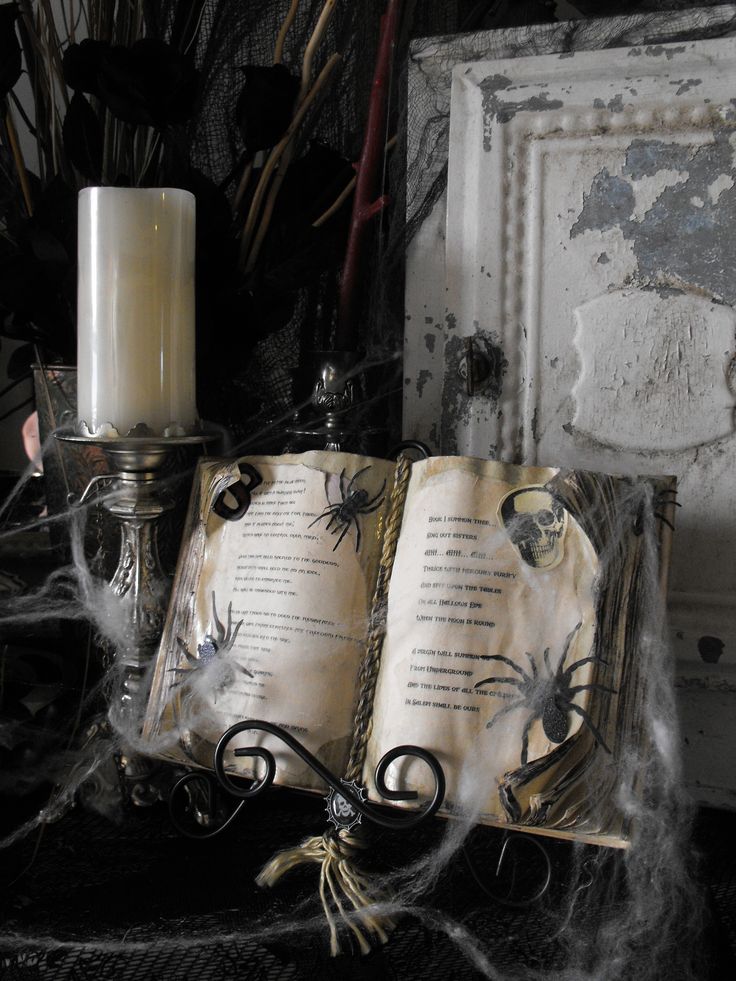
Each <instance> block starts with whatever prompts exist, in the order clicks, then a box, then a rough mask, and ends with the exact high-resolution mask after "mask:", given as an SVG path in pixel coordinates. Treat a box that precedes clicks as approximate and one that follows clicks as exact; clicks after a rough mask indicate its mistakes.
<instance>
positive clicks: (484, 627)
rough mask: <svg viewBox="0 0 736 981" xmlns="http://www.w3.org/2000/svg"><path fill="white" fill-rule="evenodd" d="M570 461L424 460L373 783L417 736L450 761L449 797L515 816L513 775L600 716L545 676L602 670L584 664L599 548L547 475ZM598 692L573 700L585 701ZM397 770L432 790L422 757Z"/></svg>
mask: <svg viewBox="0 0 736 981" xmlns="http://www.w3.org/2000/svg"><path fill="white" fill-rule="evenodd" d="M557 473H558V471H556V470H551V469H543V468H520V467H513V466H507V465H503V464H498V463H489V462H487V461H482V460H471V459H458V458H438V459H430V460H426V461H423V462H422V463H419V464H416V465H415V466H414V469H413V472H412V479H411V484H410V488H409V493H408V496H407V501H406V505H405V509H404V518H403V524H402V529H401V538H400V540H399V545H398V549H397V554H396V560H395V563H394V568H393V575H392V579H391V585H390V590H389V600H388V614H387V632H386V639H385V643H384V648H383V654H382V661H381V669H380V674H379V680H378V687H377V692H376V698H375V703H374V718H373V729H372V738H371V743H370V747H369V755H368V759H367V765H366V767H365V774H366V779H367V780H368V783H369V787H370V789H371V792H372V794H375V793H376V790H375V785H374V784H373V778H372V774H373V771H374V769H375V766H376V764H377V763H378V761H379V760H380V758H381V757H382V756H383V755H384V754H385V753H386V752H387V751H388V750H390V749H391V748H393V747H394V746H397V745H400V744H404V743H410V744H416V745H419V746H422V747H424V748H426V749H429V750H431V751H432V752H433V753H434V754H435V755H436V756H437V758H438V759H439V761H440V763H441V764H442V766H443V769H444V771H445V774H446V777H447V796H446V805H445V810H446V811H448V812H453V811H455V810H457V809H458V808H459V807H461V806H462V807H468V806H471V807H473V808H475V809H476V812H477V813H476V816H477V818H478V820H485V821H490V822H494V823H495V822H508V821H509V816H508V808H505V807H504V806H503V802H502V800H501V796H500V793H499V787H500V785H501V782H502V781H503V778H504V775H505V774H507V773H509V772H513V771H517V770H519V768H520V767H532V768H534V767H537V766H538V765H541V766H542V767H543V766H544V760H545V758H546V757H548V756H549V757H550V758H553V756H554V754H557V756H559V753H560V746H561V745H563V744H565V743H567V742H568V741H569V740H573V739H574V737H575V735H576V733H578V732H579V731H580V730H581V728H582V729H584V728H587V726H588V723H587V721H586V719H585V718H584V717H583V715H582V714H580V713H579V712H578V711H577V710H576V709H575V708H569V709H567V708H566V710H565V711H564V713H562V715H560V713H559V712H557V713H555V712H554V711H550V706H549V702H550V698H549V695H550V694H551V690H552V689H551V687H545V685H544V684H543V683H542V684H539V683H538V682H536V681H535V679H545V678H548V679H549V680H550V685H552V684H553V677H554V676H555V675H557V676H558V679H560V681H561V682H566V684H567V687H568V688H570V687H578V686H586V685H589V684H590V683H591V680H592V678H593V665H592V664H591V663H590V662H587V661H586V662H585V663H583V664H579V665H577V666H575V665H576V662H578V661H583V660H585V659H586V658H587V657H588V655H589V654H590V652H591V648H592V645H593V639H594V633H595V625H596V615H595V584H596V575H597V572H598V559H597V557H596V554H595V551H594V549H593V547H592V545H591V543H590V542H589V540H588V538H587V536H586V535H585V534H584V532H583V531H582V529H581V528H580V526H579V525H578V524H577V522H576V521H575V519H574V518H573V517H572V515H570V514H569V512H567V511H564V509H562V507H561V506H560V505H559V502H558V501H557V500H556V499H554V498H553V496H552V495H551V494H550V491H549V490H548V489H547V488H546V486H545V485H546V484H547V482H548V481H550V480H551V479H552V478H554V477H555V476H556V474H557ZM571 667H572V670H571V671H570V672H569V675H567V676H565V675H564V672H565V671H567V669H568V668H571ZM476 686H477V687H476ZM590 695H591V692H590V690H581V691H576V692H572V693H569V700H570V703H571V704H574V705H575V706H576V707H578V708H580V709H581V710H582V712H584V711H585V706H586V705H587V704H588V701H589V698H590ZM545 716H546V717H545ZM392 774H393V782H392V780H391V779H389V781H388V783H389V786H392V787H393V788H394V789H397V788H399V787H401V788H416V789H418V790H420V793H422V794H427V793H429V792H430V790H431V785H430V783H429V778H428V776H427V770H426V768H425V767H424V766H423V764H420V763H417V762H414V763H403V764H402V763H400V762H399V763H396V764H393V765H392V767H391V768H390V769H389V778H391V776H392ZM376 799H378V797H376ZM526 817H528V815H521V816H518V818H517V819H518V821H519V822H521V823H523V821H524V819H525V818H526Z"/></svg>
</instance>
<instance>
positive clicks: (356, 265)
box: [335, 0, 401, 351]
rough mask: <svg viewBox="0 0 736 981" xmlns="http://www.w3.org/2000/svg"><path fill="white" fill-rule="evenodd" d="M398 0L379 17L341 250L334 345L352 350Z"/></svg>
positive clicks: (379, 203)
mask: <svg viewBox="0 0 736 981" xmlns="http://www.w3.org/2000/svg"><path fill="white" fill-rule="evenodd" d="M400 8H401V0H388V5H387V7H386V12H385V13H384V14H383V15H382V17H381V33H380V38H379V42H378V55H377V57H376V68H375V71H374V73H373V86H372V89H371V97H370V101H369V103H368V120H367V122H366V134H365V141H364V142H363V150H362V152H361V155H360V163H359V165H358V176H357V180H356V183H355V196H354V198H353V214H352V218H351V221H350V233H349V235H348V244H347V248H346V250H345V264H344V266H343V269H342V277H341V279H340V295H339V300H338V308H337V329H336V331H335V349H336V350H338V351H341V350H342V351H344V350H352V349H353V348H354V347H355V345H356V343H357V340H356V326H357V324H356V313H357V304H358V299H359V296H358V273H359V271H360V267H361V263H362V258H363V252H364V250H365V243H366V237H367V232H368V223H369V222H370V220H371V218H373V216H374V215H375V214H377V213H378V212H379V211H380V210H381V209H382V208H383V207H384V206H385V204H386V202H387V200H388V199H387V198H385V197H382V198H378V199H376V195H377V193H378V190H379V176H380V175H379V164H380V162H381V157H382V154H383V151H384V146H385V143H386V139H385V129H386V113H387V110H388V81H389V73H390V71H391V55H392V51H393V46H394V42H395V40H396V32H397V30H398V25H399V10H400Z"/></svg>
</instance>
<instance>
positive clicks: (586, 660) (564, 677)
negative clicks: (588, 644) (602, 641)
mask: <svg viewBox="0 0 736 981" xmlns="http://www.w3.org/2000/svg"><path fill="white" fill-rule="evenodd" d="M584 664H608V661H604V660H603V658H602V657H581V658H580V660H579V661H573V663H572V664H571V665H570V667H569V668H565V670H564V671H563V672H562V674H560V669H561V668H562V665H561V664H560V666H559V667H558V668H557V679H558V681H563V682H565V684H567V682H568V681H569V680H570V678H571V677H572V675H573V673H574V672H575V671H577V669H578V668H582V666H583V665H584Z"/></svg>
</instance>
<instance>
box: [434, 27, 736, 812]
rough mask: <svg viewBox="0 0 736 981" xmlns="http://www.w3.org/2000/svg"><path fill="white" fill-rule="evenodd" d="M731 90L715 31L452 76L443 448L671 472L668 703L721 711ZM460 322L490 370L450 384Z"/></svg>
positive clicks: (729, 508)
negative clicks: (694, 700) (675, 498)
mask: <svg viewBox="0 0 736 981" xmlns="http://www.w3.org/2000/svg"><path fill="white" fill-rule="evenodd" d="M735 90H736V43H735V42H734V41H732V40H730V39H729V40H718V41H706V42H695V43H688V44H679V45H667V46H661V45H658V46H647V47H638V48H632V49H623V50H617V51H607V52H600V53H597V54H586V53H581V54H575V55H574V56H570V57H567V58H564V59H560V58H558V57H540V58H534V59H516V60H514V61H494V62H488V63H476V64H473V65H472V66H466V67H463V68H459V69H456V72H455V79H454V88H453V105H452V117H451V148H452V149H451V153H450V174H449V191H448V202H449V204H448V224H447V246H446V248H447V252H446V275H447V303H448V322H449V327H448V331H447V340H446V347H445V361H446V376H445V387H444V391H443V396H442V405H443V413H444V416H445V418H444V420H443V424H442V432H443V434H444V436H445V444H444V447H443V448H444V449H446V450H451V451H453V452H460V453H469V454H475V455H481V456H485V455H491V456H498V457H501V458H503V459H508V460H518V461H520V462H524V463H528V464H533V463H554V464H555V465H563V466H565V465H567V466H578V467H584V468H588V469H593V470H606V471H609V472H624V473H651V472H659V473H675V474H677V476H678V478H679V481H680V502H681V504H682V510H681V512H679V513H678V531H677V534H676V537H675V545H674V549H673V565H672V574H671V589H670V619H671V623H672V628H673V636H674V639H675V646H676V651H677V654H678V661H679V663H678V671H679V673H680V675H681V681H682V684H683V692H684V693H685V696H686V697H685V698H684V699H683V701H684V703H685V705H686V708H687V711H688V713H690V715H691V714H692V713H691V709H692V706H691V705H690V702H689V699H690V698H691V692H692V691H693V690H697V691H698V692H699V696H698V697H699V703H702V702H703V699H704V698H705V699H706V700H707V698H708V697H709V695H708V693H710V695H711V696H712V697H716V694H714V693H717V697H718V698H721V700H722V699H723V697H725V695H724V694H723V692H724V691H731V692H732V694H731V704H732V706H733V707H734V708H736V705H735V704H734V696H733V692H734V691H736V685H735V684H734V681H735V680H736V679H735V678H734V669H733V664H734V656H735V653H736V562H734V555H735V554H736V507H734V503H735V502H734V496H735V493H734V488H736V441H735V440H734V432H735V430H734V405H735V404H736V399H735V398H734V386H733V381H734V378H733V375H734V372H733V366H734V361H735V359H736V314H734V310H733V307H734V305H735V304H736V274H735V273H736V239H735V238H734V235H733V228H734V227H736V224H735V223H736V111H735V109H734V106H735V105H736V103H734V102H732V99H733V93H734V91H735ZM472 336H476V337H479V339H480V341H481V342H483V343H485V344H486V345H488V346H490V347H492V348H494V349H496V350H497V355H496V358H495V364H496V366H497V368H498V377H497V379H496V384H495V389H494V390H493V391H491V392H490V393H489V392H486V393H484V394H483V395H481V396H479V397H470V398H468V397H467V395H465V393H464V391H463V388H462V386H458V384H457V383H456V381H455V378H454V363H453V362H454V360H455V359H456V358H457V352H458V351H460V350H462V347H463V344H464V343H465V339H466V338H467V337H472ZM448 414H449V418H448ZM448 442H449V443H450V444H451V445H448ZM721 654H723V655H724V656H723V659H722V660H721V657H720V655H721ZM709 658H710V660H709ZM701 707H702V705H701ZM691 736H692V733H689V734H688V738H691ZM719 738H727V739H729V740H730V744H731V746H732V749H736V726H734V724H733V723H732V724H731V727H730V729H729V730H726V732H725V736H724V735H723V733H722V734H721V736H719ZM706 741H707V740H706ZM701 742H702V740H701ZM714 748H715V747H714ZM696 755H697V754H696ZM721 774H722V776H721V778H720V780H721V783H720V786H721V787H722V788H731V789H733V788H736V780H732V781H731V782H729V780H730V778H729V775H728V774H727V773H726V772H725V770H721ZM690 778H691V782H692V783H693V785H696V781H698V780H699V777H698V776H697V773H696V772H694V771H693V770H691V772H690ZM717 785H718V780H715V779H714V780H713V781H711V782H710V783H708V786H709V787H711V789H710V790H709V791H708V794H705V792H704V791H703V792H702V795H701V799H703V800H706V799H707V801H708V802H710V803H713V802H714V801H713V799H712V794H713V789H712V788H713V787H714V786H717ZM701 786H703V783H702V781H700V783H698V784H697V786H696V793H698V794H700V793H701V790H700V788H701ZM721 802H722V803H726V802H728V801H727V800H723V801H721Z"/></svg>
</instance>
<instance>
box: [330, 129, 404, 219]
mask: <svg viewBox="0 0 736 981" xmlns="http://www.w3.org/2000/svg"><path fill="white" fill-rule="evenodd" d="M397 139H398V137H396V136H392V137H391V139H390V140H389V141H388V142H387V143H386V147H385V150H384V152H385V153H388V152H389V151H390V150H392V149H393V148H394V147H395V146H396V140H397ZM357 182H358V175H357V174H354V175H353V176H352V177H351V178H350V180H349V181H348V183H347V184H346V185H345V187H344V188H343V189H342V191H340V193H339V194H338V196H337V197H336V198H335V200H334V201H333V202H332V204H331V205H330V206H329V208H328V209H327V210H326V211H324V212H323V213H322V214H321V215H320V216H319V218H318V219H317V220H316V221H313V222H312V228H319V227H320V226H321V225H324V224H325V222H327V221H329V220H330V218H332V216H333V215H334V214H336V213H337V212H338V211H339V210H340V208H341V207H342V206H343V204H344V203H345V202H346V201H347V199H348V198H349V197H350V195H351V194H352V193H353V191H354V189H355V185H356V184H357Z"/></svg>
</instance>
